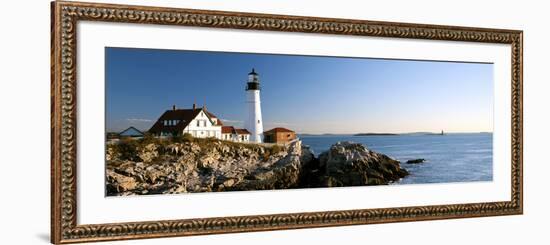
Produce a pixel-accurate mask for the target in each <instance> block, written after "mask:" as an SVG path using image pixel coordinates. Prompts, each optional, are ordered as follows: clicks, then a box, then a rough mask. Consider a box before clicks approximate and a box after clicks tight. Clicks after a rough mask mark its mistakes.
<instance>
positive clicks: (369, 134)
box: [353, 133, 399, 136]
mask: <svg viewBox="0 0 550 245" xmlns="http://www.w3.org/2000/svg"><path fill="white" fill-rule="evenodd" d="M393 135H399V134H392V133H358V134H354V135H353V136H393Z"/></svg>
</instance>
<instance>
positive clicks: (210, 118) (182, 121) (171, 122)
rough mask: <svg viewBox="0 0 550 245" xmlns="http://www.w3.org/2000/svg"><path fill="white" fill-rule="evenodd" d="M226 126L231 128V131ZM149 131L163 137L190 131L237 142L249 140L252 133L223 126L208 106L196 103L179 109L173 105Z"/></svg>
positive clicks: (200, 135)
mask: <svg viewBox="0 0 550 245" xmlns="http://www.w3.org/2000/svg"><path fill="white" fill-rule="evenodd" d="M226 128H230V130H229V132H228V131H227V129H226ZM222 129H224V131H222ZM148 132H149V133H151V134H153V135H155V136H161V137H163V136H176V135H183V134H185V133H188V134H191V135H192V136H193V137H196V138H216V139H222V140H231V141H237V142H248V141H249V139H250V133H248V131H247V130H246V129H237V128H234V127H232V126H223V123H222V121H221V120H220V119H219V118H218V117H216V116H215V115H214V114H213V113H211V112H209V111H208V110H206V107H197V106H196V105H195V104H193V107H192V108H191V109H178V108H176V106H173V107H172V109H171V110H167V111H165V112H164V113H163V114H162V115H161V116H160V117H159V119H158V120H157V121H156V122H155V124H153V126H152V127H151V129H149V131H148ZM222 132H223V134H222Z"/></svg>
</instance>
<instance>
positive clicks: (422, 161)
mask: <svg viewBox="0 0 550 245" xmlns="http://www.w3.org/2000/svg"><path fill="white" fill-rule="evenodd" d="M425 161H426V159H424V158H418V159H411V160H407V163H408V164H419V163H424V162H425Z"/></svg>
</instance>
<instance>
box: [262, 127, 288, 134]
mask: <svg viewBox="0 0 550 245" xmlns="http://www.w3.org/2000/svg"><path fill="white" fill-rule="evenodd" d="M264 133H294V131H292V130H290V129H288V128H280V127H279V128H272V129H271V130H268V131H265V132H264Z"/></svg>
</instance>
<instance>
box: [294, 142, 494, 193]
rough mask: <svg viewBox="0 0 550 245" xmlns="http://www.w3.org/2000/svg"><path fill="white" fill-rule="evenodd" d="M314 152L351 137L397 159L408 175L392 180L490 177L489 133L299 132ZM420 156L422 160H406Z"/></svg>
mask: <svg viewBox="0 0 550 245" xmlns="http://www.w3.org/2000/svg"><path fill="white" fill-rule="evenodd" d="M300 138H301V139H302V142H303V143H304V144H305V145H308V146H310V148H311V149H312V150H313V151H314V153H315V155H319V153H321V152H322V151H325V150H328V149H329V147H330V146H331V145H332V144H334V143H336V142H338V141H352V142H356V143H361V144H363V145H365V146H366V147H367V148H368V149H371V150H374V151H376V152H380V153H383V154H386V155H388V156H390V157H392V158H394V159H397V160H399V161H401V166H402V167H404V168H405V169H407V170H408V171H409V173H410V175H409V176H407V177H405V178H403V179H402V180H401V181H399V182H397V183H396V184H419V183H448V182H470V181H492V180H493V134H491V133H463V134H462V133H461V134H458V133H457V134H453V133H449V134H445V135H425V134H404V135H395V136H351V135H326V136H324V135H323V136H309V135H302V136H300ZM416 158H424V159H426V162H425V163H421V164H406V163H405V162H406V161H407V160H409V159H416Z"/></svg>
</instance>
